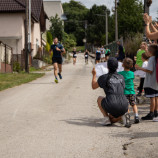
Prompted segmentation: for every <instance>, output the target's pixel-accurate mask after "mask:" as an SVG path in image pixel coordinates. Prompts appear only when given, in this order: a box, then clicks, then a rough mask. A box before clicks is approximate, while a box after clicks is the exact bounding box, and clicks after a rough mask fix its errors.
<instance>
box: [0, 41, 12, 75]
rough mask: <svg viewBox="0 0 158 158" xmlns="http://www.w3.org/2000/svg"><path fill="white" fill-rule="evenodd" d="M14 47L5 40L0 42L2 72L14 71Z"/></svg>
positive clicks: (0, 69) (0, 70) (0, 67)
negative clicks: (5, 42)
mask: <svg viewBox="0 0 158 158" xmlns="http://www.w3.org/2000/svg"><path fill="white" fill-rule="evenodd" d="M12 56H13V52H12V48H11V47H10V46H8V45H7V44H4V43H3V42H0V72H1V73H10V72H12V71H13V65H12Z"/></svg>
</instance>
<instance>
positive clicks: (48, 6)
mask: <svg viewBox="0 0 158 158" xmlns="http://www.w3.org/2000/svg"><path fill="white" fill-rule="evenodd" d="M44 10H45V12H46V13H47V15H48V17H51V16H55V15H56V14H58V17H61V15H62V14H63V7H62V3H61V0H44ZM49 27H50V22H49V20H47V21H46V29H47V30H49Z"/></svg>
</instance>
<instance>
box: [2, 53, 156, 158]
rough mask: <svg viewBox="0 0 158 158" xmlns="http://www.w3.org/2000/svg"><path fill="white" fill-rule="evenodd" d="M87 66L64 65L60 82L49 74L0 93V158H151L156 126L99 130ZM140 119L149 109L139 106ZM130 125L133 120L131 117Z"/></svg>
mask: <svg viewBox="0 0 158 158" xmlns="http://www.w3.org/2000/svg"><path fill="white" fill-rule="evenodd" d="M92 67H93V65H92V62H91V61H90V60H89V64H88V65H85V63H84V56H83V55H78V58H77V64H76V65H75V66H73V64H72V62H71V63H69V64H65V65H63V80H61V81H60V82H59V83H58V84H55V83H54V76H53V71H47V72H46V75H45V76H44V77H42V78H40V79H37V80H35V81H33V82H31V83H28V84H24V85H21V86H18V87H15V88H12V89H8V90H4V91H1V92H0V158H156V157H158V123H154V122H151V121H145V122H142V121H141V123H140V124H137V125H135V124H133V125H132V127H131V128H129V129H128V128H125V127H123V126H122V125H121V124H119V123H117V124H115V125H112V126H111V127H102V126H101V125H99V124H98V123H97V122H98V121H99V120H100V119H101V118H102V115H101V113H100V111H99V109H98V107H97V97H98V96H100V95H103V96H104V92H103V90H102V89H98V90H95V91H94V90H92V88H91V78H92V75H91V70H92ZM138 108H139V111H140V115H141V116H142V115H144V114H146V113H147V112H148V109H149V105H139V106H138ZM132 119H133V116H132Z"/></svg>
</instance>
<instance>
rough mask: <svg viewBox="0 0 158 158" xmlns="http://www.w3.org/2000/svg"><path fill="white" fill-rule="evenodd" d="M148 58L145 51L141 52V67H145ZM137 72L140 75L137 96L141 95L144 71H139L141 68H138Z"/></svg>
mask: <svg viewBox="0 0 158 158" xmlns="http://www.w3.org/2000/svg"><path fill="white" fill-rule="evenodd" d="M148 59H149V57H148V56H147V55H146V53H143V54H142V61H143V65H142V68H144V69H146V68H147V66H148ZM137 72H138V73H139V76H140V85H139V92H138V94H137V96H141V95H142V91H143V85H144V80H145V76H146V73H145V72H144V71H141V70H138V71H137Z"/></svg>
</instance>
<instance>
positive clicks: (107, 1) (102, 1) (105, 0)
mask: <svg viewBox="0 0 158 158" xmlns="http://www.w3.org/2000/svg"><path fill="white" fill-rule="evenodd" d="M61 1H62V3H64V2H69V0H61ZM76 1H80V2H81V3H82V4H84V5H85V6H86V7H87V8H91V7H92V6H93V5H94V4H97V5H106V6H107V7H108V8H109V9H110V10H111V8H112V7H113V6H114V0H76ZM142 2H144V0H142ZM157 10H158V0H153V3H152V5H151V7H150V15H151V16H152V17H153V19H155V18H156V17H158V14H157Z"/></svg>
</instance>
